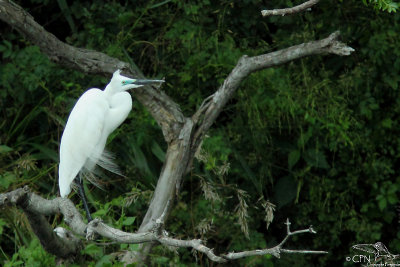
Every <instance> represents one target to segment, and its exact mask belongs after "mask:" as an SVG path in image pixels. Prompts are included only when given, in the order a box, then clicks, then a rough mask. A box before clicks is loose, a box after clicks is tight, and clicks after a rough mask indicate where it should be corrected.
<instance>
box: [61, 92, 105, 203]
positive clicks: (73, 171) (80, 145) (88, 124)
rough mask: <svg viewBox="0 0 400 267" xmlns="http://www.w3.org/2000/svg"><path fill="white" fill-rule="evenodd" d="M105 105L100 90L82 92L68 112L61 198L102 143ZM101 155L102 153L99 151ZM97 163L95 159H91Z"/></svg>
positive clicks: (62, 148) (63, 153)
mask: <svg viewBox="0 0 400 267" xmlns="http://www.w3.org/2000/svg"><path fill="white" fill-rule="evenodd" d="M107 111H108V104H107V101H106V100H105V98H104V96H103V92H102V91H101V90H99V89H91V90H88V91H87V92H85V93H84V94H83V95H82V96H81V97H80V98H79V100H78V102H77V103H76V105H75V106H74V108H73V109H72V111H71V114H70V116H69V118H68V121H67V124H66V126H65V129H64V133H63V136H62V138H61V146H60V168H59V187H60V193H61V196H62V197H65V196H67V195H68V194H69V193H70V191H71V188H70V186H71V183H72V181H73V180H74V179H75V177H76V176H77V174H78V173H79V171H80V170H81V169H82V167H83V166H84V165H85V164H86V163H87V160H88V159H90V158H92V155H93V152H94V151H99V150H101V151H102V150H103V149H104V145H105V144H103V147H102V148H100V147H99V145H100V146H101V145H102V144H101V141H102V132H103V128H104V118H105V116H106V113H107ZM100 155H101V152H100ZM92 161H94V163H96V162H95V161H96V160H95V159H92Z"/></svg>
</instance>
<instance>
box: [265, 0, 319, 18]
mask: <svg viewBox="0 0 400 267" xmlns="http://www.w3.org/2000/svg"><path fill="white" fill-rule="evenodd" d="M318 2H319V0H309V1H307V2H304V3H302V4H300V5H298V6H294V7H290V8H282V9H272V10H262V11H261V15H262V16H263V17H268V16H285V15H293V14H296V13H299V12H303V11H304V10H307V9H309V8H311V7H312V6H313V5H316V4H317V3H318Z"/></svg>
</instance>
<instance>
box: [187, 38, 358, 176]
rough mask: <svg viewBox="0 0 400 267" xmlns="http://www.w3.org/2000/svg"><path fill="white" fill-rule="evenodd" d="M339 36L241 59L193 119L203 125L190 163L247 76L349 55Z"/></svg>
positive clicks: (200, 125) (199, 130) (194, 144)
mask: <svg viewBox="0 0 400 267" xmlns="http://www.w3.org/2000/svg"><path fill="white" fill-rule="evenodd" d="M339 35H340V33H339V31H337V32H334V33H332V34H331V35H329V36H328V37H327V38H325V39H322V40H319V41H312V42H308V43H303V44H300V45H295V46H292V47H289V48H286V49H282V50H279V51H276V52H271V53H268V54H264V55H259V56H254V57H248V56H246V55H244V56H242V57H241V58H240V59H239V61H238V63H237V65H236V66H235V67H234V68H233V70H232V71H231V73H230V74H229V76H228V77H227V78H226V79H225V81H224V83H223V84H222V85H221V86H220V87H219V89H218V90H217V91H216V92H215V93H214V94H213V95H212V98H211V99H210V97H207V98H206V99H205V101H204V102H203V104H202V106H201V107H200V108H199V109H198V110H197V112H196V113H195V114H194V115H193V120H194V121H196V122H197V121H200V117H201V116H203V121H202V122H199V125H198V126H197V129H196V131H195V133H194V136H193V141H192V147H191V153H192V155H191V159H192V158H193V153H195V152H196V151H197V148H198V146H199V144H200V143H201V141H202V140H203V138H204V135H205V133H206V132H207V131H208V129H209V128H210V127H211V125H212V124H213V123H214V121H215V120H216V118H217V117H218V115H219V113H220V112H221V111H222V109H223V108H224V107H225V105H226V103H227V102H228V100H229V99H230V98H231V97H232V95H233V94H234V92H235V91H236V89H237V88H238V87H239V84H240V83H241V82H242V81H243V80H244V79H245V78H246V77H247V76H249V75H250V74H251V73H252V72H255V71H259V70H262V69H266V68H270V67H275V66H278V65H282V64H285V63H287V62H290V61H293V60H296V59H299V58H303V57H306V56H311V55H320V54H329V53H330V54H336V55H341V56H346V55H350V54H351V53H352V52H353V51H354V49H353V48H351V47H349V46H347V45H346V44H344V43H342V42H340V41H339V40H338V38H339ZM190 167H191V164H189V165H188V169H187V170H186V171H187V172H188V171H190Z"/></svg>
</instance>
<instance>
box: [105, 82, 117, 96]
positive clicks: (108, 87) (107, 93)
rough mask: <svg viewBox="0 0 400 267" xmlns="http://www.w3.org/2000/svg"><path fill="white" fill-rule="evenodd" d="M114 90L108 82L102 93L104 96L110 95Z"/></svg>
mask: <svg viewBox="0 0 400 267" xmlns="http://www.w3.org/2000/svg"><path fill="white" fill-rule="evenodd" d="M115 93H116V92H115V90H114V88H113V87H112V86H110V85H109V84H108V85H107V86H106V88H104V94H105V95H106V97H111V96H112V95H113V94H115Z"/></svg>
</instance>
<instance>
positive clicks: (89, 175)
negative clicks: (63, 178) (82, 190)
mask: <svg viewBox="0 0 400 267" xmlns="http://www.w3.org/2000/svg"><path fill="white" fill-rule="evenodd" d="M81 173H82V175H83V177H85V179H87V180H88V181H89V182H90V183H91V184H93V185H94V186H96V187H98V188H100V189H101V190H103V191H106V189H105V188H104V185H103V183H102V182H101V179H99V178H98V176H101V174H100V173H99V172H98V170H97V168H94V169H93V170H92V171H91V172H88V171H83V172H81Z"/></svg>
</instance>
